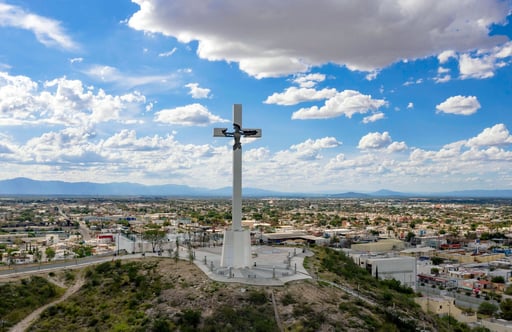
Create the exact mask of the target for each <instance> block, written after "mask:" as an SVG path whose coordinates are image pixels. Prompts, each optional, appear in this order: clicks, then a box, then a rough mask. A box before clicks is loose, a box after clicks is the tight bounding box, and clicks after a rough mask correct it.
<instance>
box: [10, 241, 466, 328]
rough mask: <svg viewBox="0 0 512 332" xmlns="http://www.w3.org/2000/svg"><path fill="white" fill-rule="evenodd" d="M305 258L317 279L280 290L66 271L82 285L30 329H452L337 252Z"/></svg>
mask: <svg viewBox="0 0 512 332" xmlns="http://www.w3.org/2000/svg"><path fill="white" fill-rule="evenodd" d="M306 263H307V266H308V268H309V269H311V270H312V271H317V272H318V274H317V277H318V278H319V279H318V280H316V281H313V280H309V281H301V282H294V283H291V284H286V285H285V286H282V287H263V286H247V285H242V284H237V283H220V282H215V281H212V280H210V279H208V278H207V277H206V276H205V275H204V274H203V273H202V272H201V271H200V270H199V268H197V267H196V266H195V265H194V264H190V263H189V262H185V261H178V262H175V261H174V260H172V259H170V258H145V259H141V260H136V261H126V262H121V261H120V260H117V261H112V262H106V263H102V264H99V265H97V266H95V267H89V268H86V269H85V270H83V271H81V272H75V271H73V272H70V271H69V270H67V271H63V272H62V273H63V274H64V275H65V276H66V279H74V278H75V277H76V276H75V274H78V273H81V274H83V278H85V284H84V285H83V286H82V288H81V289H80V290H79V291H78V292H77V293H75V294H74V295H72V296H71V297H69V298H68V299H67V300H65V301H63V302H61V303H59V304H57V305H54V306H51V307H49V308H48V309H46V310H45V311H44V312H43V313H42V315H41V317H40V319H39V320H37V321H36V322H35V323H34V324H33V325H32V326H31V327H30V331H54V330H60V331H64V330H65V331H72V330H77V331H83V330H91V331H96V330H97V331H102V330H108V331H244V330H245V331H265V332H267V331H334V330H336V331H414V330H416V328H418V327H420V326H421V327H422V328H423V329H428V330H431V331H434V330H435V331H453V328H454V326H457V324H458V323H457V322H454V321H453V319H452V320H450V322H449V324H448V323H447V322H446V321H444V320H442V319H438V318H436V317H433V316H430V315H428V314H426V313H424V312H422V311H421V309H420V308H419V307H418V306H417V305H416V304H415V303H414V301H413V297H414V295H415V294H414V293H413V292H411V290H410V289H407V288H403V287H400V286H399V285H396V284H395V283H393V282H389V281H387V282H380V281H378V280H376V279H375V278H373V277H371V275H369V273H367V272H366V270H364V269H360V268H359V267H358V266H357V265H356V264H354V263H353V262H352V261H351V260H350V259H348V258H347V257H346V256H344V254H342V253H340V252H336V251H334V250H330V249H324V248H319V249H317V250H316V255H315V256H314V257H313V258H311V259H309V260H307V261H306ZM77 279H82V277H80V278H77ZM331 283H332V285H336V284H339V285H343V287H350V288H353V289H358V290H359V294H360V295H358V296H353V295H351V293H347V292H345V291H344V290H343V289H342V288H339V287H333V286H332V285H331ZM7 323H9V322H7ZM450 324H451V326H450ZM11 325H12V324H11ZM460 327H461V328H462V327H463V326H462V325H460ZM4 330H5V328H0V331H4ZM461 330H464V331H471V329H469V328H467V326H464V329H461Z"/></svg>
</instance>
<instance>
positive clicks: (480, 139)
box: [467, 123, 512, 147]
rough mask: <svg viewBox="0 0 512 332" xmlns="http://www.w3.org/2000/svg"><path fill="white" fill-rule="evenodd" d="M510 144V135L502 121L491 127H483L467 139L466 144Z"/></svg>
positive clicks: (511, 138) (511, 141) (476, 145)
mask: <svg viewBox="0 0 512 332" xmlns="http://www.w3.org/2000/svg"><path fill="white" fill-rule="evenodd" d="M509 144H512V135H510V132H509V131H508V129H507V127H506V126H505V125H504V124H503V123H498V124H496V125H494V126H493V127H491V128H485V129H484V130H483V131H482V132H481V133H480V134H478V135H477V136H476V137H473V138H471V139H469V140H468V142H467V145H468V146H471V147H479V146H500V145H509Z"/></svg>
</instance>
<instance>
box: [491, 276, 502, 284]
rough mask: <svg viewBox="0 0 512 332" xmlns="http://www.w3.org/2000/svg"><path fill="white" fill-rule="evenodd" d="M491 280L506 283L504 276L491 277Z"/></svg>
mask: <svg viewBox="0 0 512 332" xmlns="http://www.w3.org/2000/svg"><path fill="white" fill-rule="evenodd" d="M491 282H494V283H496V284H504V283H505V278H503V276H495V277H492V278H491Z"/></svg>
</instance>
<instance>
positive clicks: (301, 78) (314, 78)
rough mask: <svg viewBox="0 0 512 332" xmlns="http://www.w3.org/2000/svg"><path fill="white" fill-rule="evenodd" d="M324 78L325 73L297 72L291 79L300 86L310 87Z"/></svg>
mask: <svg viewBox="0 0 512 332" xmlns="http://www.w3.org/2000/svg"><path fill="white" fill-rule="evenodd" d="M324 80H325V75H324V74H320V73H314V74H307V75H303V74H299V75H297V77H295V79H294V80H293V82H294V83H296V84H298V85H299V86H300V87H301V88H312V87H314V86H316V85H317V84H318V83H319V82H323V81H324Z"/></svg>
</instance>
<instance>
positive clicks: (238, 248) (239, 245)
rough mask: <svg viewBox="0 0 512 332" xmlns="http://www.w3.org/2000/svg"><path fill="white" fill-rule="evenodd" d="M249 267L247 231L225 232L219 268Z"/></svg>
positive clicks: (248, 237) (249, 242)
mask: <svg viewBox="0 0 512 332" xmlns="http://www.w3.org/2000/svg"><path fill="white" fill-rule="evenodd" d="M251 265H252V254H251V234H250V232H249V230H246V229H240V230H232V229H228V230H225V231H224V243H223V245H222V257H221V263H220V266H221V267H233V268H235V269H238V268H244V267H250V266H251Z"/></svg>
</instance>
